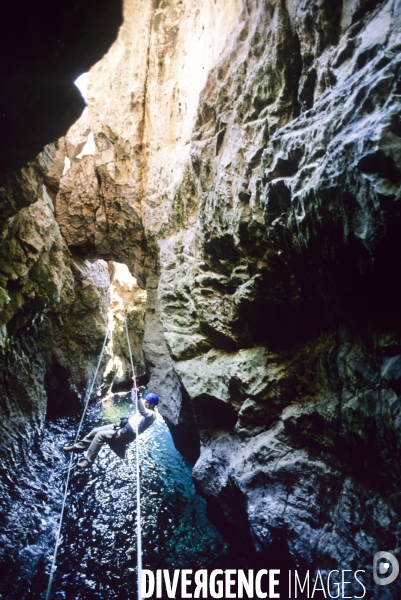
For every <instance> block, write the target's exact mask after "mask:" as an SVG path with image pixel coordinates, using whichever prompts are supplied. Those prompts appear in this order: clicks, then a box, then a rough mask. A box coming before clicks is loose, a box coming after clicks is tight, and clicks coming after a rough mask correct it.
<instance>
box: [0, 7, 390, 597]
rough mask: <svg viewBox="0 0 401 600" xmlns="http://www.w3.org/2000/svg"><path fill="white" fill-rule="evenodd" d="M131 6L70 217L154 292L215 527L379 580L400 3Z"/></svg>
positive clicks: (75, 243) (73, 170) (151, 348)
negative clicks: (376, 559) (375, 567)
mask: <svg viewBox="0 0 401 600" xmlns="http://www.w3.org/2000/svg"><path fill="white" fill-rule="evenodd" d="M124 10H125V22H124V26H123V27H122V28H121V32H120V37H119V38H118V40H117V42H116V43H115V45H114V46H113V47H112V48H111V50H110V52H109V53H108V54H107V55H106V56H105V57H104V59H103V60H102V61H100V62H99V63H98V64H97V65H96V66H95V67H94V68H93V69H92V71H91V72H90V75H89V79H90V85H89V100H88V111H89V123H90V128H91V130H92V133H93V135H94V139H95V142H96V150H95V152H94V154H93V155H89V156H83V157H82V158H78V154H77V153H76V152H75V151H74V152H72V154H71V152H70V151H69V150H68V148H69V146H68V143H69V142H68V140H70V142H71V144H72V145H74V144H73V142H72V136H73V133H72V132H70V134H67V137H66V140H67V141H66V142H65V146H64V148H65V149H64V152H67V154H68V153H69V154H68V156H70V159H71V167H70V169H69V170H67V171H66V172H65V174H64V176H63V177H62V178H61V181H60V186H59V190H57V189H56V190H55V191H54V194H55V200H54V205H55V215H56V219H57V221H58V223H59V226H60V230H61V233H62V235H63V237H64V239H65V240H66V242H67V244H68V246H69V248H70V251H71V252H73V253H74V255H76V256H80V257H82V259H84V258H91V259H95V258H103V259H106V260H117V261H119V262H124V263H126V264H127V265H128V267H129V268H130V270H131V272H132V274H133V275H135V277H136V278H137V280H138V283H139V284H140V286H142V287H145V286H146V287H147V310H146V317H145V323H146V329H145V332H144V355H145V360H146V362H147V364H148V366H149V367H150V370H151V381H150V384H149V386H150V387H152V386H154V387H155V389H157V391H160V395H161V397H162V403H161V409H162V411H163V414H165V416H166V418H167V421H168V423H169V425H170V427H171V429H172V431H173V433H174V434H175V436H176V439H177V440H178V441H179V443H180V444H181V445H182V446H183V447H184V448H185V447H188V446H189V442H188V435H189V433H188V432H191V436H192V438H193V439H195V441H196V439H199V438H200V443H201V448H200V456H199V459H198V461H197V463H196V465H195V468H194V479H195V481H196V483H197V486H198V489H199V490H200V491H201V493H203V494H204V495H205V496H206V497H207V498H208V500H209V505H210V507H211V508H212V509H213V511H214V514H215V516H217V517H218V518H219V521H220V525H222V524H224V523H228V524H229V526H230V528H231V529H232V526H233V525H234V526H235V528H236V531H239V532H241V535H242V538H243V539H244V540H248V541H249V544H250V545H253V547H255V548H256V549H257V550H259V551H260V552H261V553H262V555H263V554H265V556H267V555H268V553H269V552H271V551H272V549H273V551H277V552H278V551H280V552H281V553H283V555H284V557H285V558H286V559H287V560H288V561H292V562H291V564H295V565H299V566H308V567H309V568H313V567H318V568H320V569H321V570H324V569H331V568H337V567H338V568H354V567H355V568H365V569H366V571H367V573H368V574H367V577H366V579H365V581H368V580H371V577H370V574H371V561H372V556H373V555H374V553H375V552H376V551H377V550H382V549H383V548H385V549H386V550H389V551H393V552H394V553H395V554H396V555H397V553H398V554H399V552H400V545H401V540H400V536H401V531H400V528H399V521H400V502H399V498H400V472H399V466H398V464H397V461H395V460H394V456H397V455H398V454H399V451H400V443H401V440H400V435H401V434H400V428H401V415H400V404H399V394H400V393H401V388H400V379H401V331H400V319H399V315H398V306H397V294H396V293H395V289H396V282H397V281H398V278H399V269H400V264H401V262H400V258H401V257H400V244H399V236H398V230H399V226H400V216H401V215H400V212H399V209H398V204H397V200H398V199H399V195H400V181H401V171H400V122H399V112H400V111H399V109H400V99H399V98H400V96H399V94H400V83H399V73H400V44H401V40H400V33H399V32H400V29H401V28H400V24H401V4H400V2H399V0H387V1H386V0H382V1H375V2H368V1H366V0H344V2H342V3H337V4H335V5H334V3H333V2H330V1H329V0H320V1H319V2H318V1H311V0H297V1H296V0H286V1H285V0H269V2H260V1H258V0H249V1H248V2H244V3H243V4H241V3H237V2H234V1H233V2H226V3H224V9H222V7H221V6H217V5H215V4H214V3H212V2H210V3H203V4H202V7H199V6H198V5H195V4H192V3H191V1H190V0H186V1H185V2H175V1H174V0H171V2H169V3H163V4H160V5H155V4H154V3H151V2H150V1H149V2H146V3H145V4H143V5H141V6H139V5H138V4H137V3H136V2H134V0H128V1H127V2H126V4H125V9H124ZM78 129H79V127H78ZM84 129H85V132H86V133H83V130H81V134H79V131H78V133H77V131H75V132H74V135H75V136H77V135H78V134H79V135H82V136H83V139H85V136H87V135H88V125H87V123H86V124H84ZM79 135H78V138H79ZM81 143H82V140H81V142H80V144H81ZM60 144H61V145H62V142H60ZM80 147H81V146H80ZM18 198H19V197H18V195H14V196H12V197H10V199H9V200H8V206H19V204H18V202H19V199H18ZM24 210H25V209H24ZM7 293H8V292H7ZM4 301H7V297H6V296H5V297H4ZM16 302H17V300H15V303H16ZM11 306H13V304H12V305H11ZM183 432H187V437H186V436H185V435H183ZM194 432H196V436H195V435H194ZM180 436H181V437H180ZM194 446H196V444H195V445H194ZM194 446H192V447H191V452H192V454H193V455H195V454H196V452H197V450H196V448H195V447H194ZM244 543H245V542H244ZM397 585H398V588H397V587H396V586H397ZM376 587H377V586H376ZM398 590H399V583H395V584H393V586H392V589H391V591H389V590H387V589H382V588H380V589H376V590H374V591H372V592H371V596H372V597H377V598H390V597H395V596H391V594H393V593H395V594H397V591H398ZM355 592H356V593H357V594H359V590H355ZM389 594H390V595H389Z"/></svg>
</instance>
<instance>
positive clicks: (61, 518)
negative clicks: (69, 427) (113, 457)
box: [46, 327, 109, 600]
mask: <svg viewBox="0 0 401 600" xmlns="http://www.w3.org/2000/svg"><path fill="white" fill-rule="evenodd" d="M108 336H109V328H108V327H107V329H106V335H105V336H104V342H103V347H102V351H101V353H100V356H99V360H98V363H97V367H96V371H95V374H94V376H93V380H92V384H91V386H90V388H89V393H88V394H87V397H86V402H85V407H84V410H83V413H82V417H81V420H80V422H79V425H78V429H77V433H76V435H75V440H74V444H76V443H77V441H78V437H79V433H80V431H81V426H82V423H83V420H84V417H85V414H86V409H87V408H88V404H89V400H90V397H91V395H92V392H93V386H94V385H95V381H96V377H97V374H98V371H99V367H100V363H101V362H102V358H103V354H104V349H105V347H106V342H107V338H108ZM72 459H73V455H72V453H71V455H70V462H69V465H68V471H67V480H66V482H65V489H64V497H63V504H62V506H61V513H60V521H59V525H58V531H57V535H56V544H55V547H54V554H53V561H52V566H51V568H50V575H49V583H48V585H47V591H46V600H50V596H51V589H52V583H53V577H54V571H55V568H56V559H57V550H58V546H59V543H60V534H61V525H62V523H63V516H64V508H65V502H66V499H67V492H68V483H69V481H70V473H71V468H72Z"/></svg>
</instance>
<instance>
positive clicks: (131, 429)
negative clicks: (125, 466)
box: [63, 390, 159, 468]
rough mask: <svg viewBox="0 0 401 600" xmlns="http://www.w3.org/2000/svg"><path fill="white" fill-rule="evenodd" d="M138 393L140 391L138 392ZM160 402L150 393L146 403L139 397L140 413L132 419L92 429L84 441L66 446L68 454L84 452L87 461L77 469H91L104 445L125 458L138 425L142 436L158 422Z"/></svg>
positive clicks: (80, 463)
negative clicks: (156, 411) (156, 407)
mask: <svg viewBox="0 0 401 600" xmlns="http://www.w3.org/2000/svg"><path fill="white" fill-rule="evenodd" d="M136 391H137V392H138V390H136ZM158 402H159V397H158V395H157V394H153V393H149V394H147V395H146V397H145V402H143V400H142V398H141V397H140V396H139V395H138V412H139V414H138V413H135V414H134V415H133V416H132V417H129V418H128V417H124V418H123V419H121V421H120V423H119V424H116V423H115V424H113V423H110V425H103V427H96V428H95V429H92V431H91V432H90V433H88V435H86V436H85V437H84V438H82V440H80V441H79V442H76V443H75V444H74V445H73V446H64V448H63V450H65V451H66V452H84V451H85V450H86V454H85V459H84V460H83V461H81V462H79V463H77V467H81V468H84V467H90V466H91V465H92V464H93V463H94V461H95V459H96V457H97V455H98V453H99V450H100V448H101V447H102V446H103V444H105V443H107V444H108V445H109V446H110V448H111V449H112V450H114V452H115V453H116V454H117V456H119V457H120V458H125V451H126V449H127V444H129V443H130V442H132V441H133V440H134V439H135V432H136V427H137V424H138V434H139V435H140V434H141V433H143V432H144V431H145V429H147V428H148V427H150V426H151V425H152V423H154V421H155V420H156V413H155V406H156V404H157V403H158Z"/></svg>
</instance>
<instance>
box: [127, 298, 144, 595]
mask: <svg viewBox="0 0 401 600" xmlns="http://www.w3.org/2000/svg"><path fill="white" fill-rule="evenodd" d="M124 322H125V333H126V334H127V344H128V352H129V357H130V361H131V369H132V377H133V380H134V385H133V386H132V390H131V407H130V413H131V410H132V408H133V406H134V404H135V406H136V411H137V415H138V414H139V413H138V392H137V387H136V377H135V369H134V361H133V359H132V352H131V343H130V341H129V335H128V325H127V315H126V312H125V307H124ZM135 425H136V426H135V436H136V439H135V442H136V443H135V448H136V451H135V454H136V527H137V581H138V600H142V528H141V488H140V477H139V435H138V418H137V419H136V420H135Z"/></svg>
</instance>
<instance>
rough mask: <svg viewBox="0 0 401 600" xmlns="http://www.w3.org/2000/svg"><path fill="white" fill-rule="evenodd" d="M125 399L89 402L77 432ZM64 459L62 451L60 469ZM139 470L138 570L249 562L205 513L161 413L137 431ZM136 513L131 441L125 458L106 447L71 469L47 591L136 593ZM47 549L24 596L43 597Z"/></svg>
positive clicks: (122, 406) (112, 415)
mask: <svg viewBox="0 0 401 600" xmlns="http://www.w3.org/2000/svg"><path fill="white" fill-rule="evenodd" d="M128 404H129V400H128V397H121V396H114V397H113V399H112V400H111V401H109V402H108V403H107V404H106V405H104V406H102V407H100V406H96V407H93V408H92V409H91V410H90V411H89V414H88V416H87V418H86V420H85V425H84V428H83V432H84V433H86V432H87V431H89V430H90V429H91V428H92V427H93V426H98V425H101V424H105V423H109V422H116V421H118V420H119V418H120V417H121V416H124V415H125V414H126V413H127V407H128ZM60 437H63V438H64V437H65V434H64V436H60ZM61 443H64V439H63V442H61V439H60V444H61ZM77 456H78V457H79V458H82V455H77ZM67 462H68V457H66V458H65V463H64V464H63V469H64V470H65V468H66V465H67ZM140 468H141V496H142V504H141V510H142V535H143V538H142V543H143V568H145V569H146V568H148V569H151V570H152V571H155V570H156V569H160V568H165V569H174V568H188V569H194V570H196V569H200V568H208V569H212V568H214V569H215V568H223V569H226V568H247V567H248V566H249V565H248V564H247V560H246V558H244V557H243V556H242V555H241V553H240V552H239V550H238V549H236V548H234V547H232V546H230V545H229V544H228V543H227V542H226V541H225V540H224V539H223V537H222V536H221V534H220V533H219V531H218V530H217V529H216V528H215V527H214V525H212V523H210V522H209V521H208V519H207V518H206V503H205V501H204V500H203V499H202V498H201V497H199V496H198V495H197V494H196V493H195V489H194V485H193V483H192V479H191V465H190V464H189V463H188V462H187V461H186V460H185V459H184V458H183V457H182V456H181V454H180V453H179V452H178V451H177V450H176V448H175V446H174V443H173V440H172V437H171V434H170V432H169V430H168V428H167V425H166V424H165V422H164V421H163V419H162V417H161V416H160V415H158V418H157V420H156V422H155V423H154V424H153V425H152V427H150V428H149V429H148V430H147V431H145V432H144V433H143V434H142V435H141V436H140ZM135 519H136V481H135V445H134V444H131V446H130V447H129V449H128V453H127V458H126V459H125V460H124V461H123V460H121V459H119V458H118V457H117V456H116V455H115V454H114V453H113V452H112V451H111V450H110V449H109V448H108V446H105V447H104V448H102V450H101V452H100V454H99V456H98V459H97V461H96V463H95V465H94V466H93V467H92V469H87V470H85V471H80V470H78V469H77V468H76V469H74V471H73V473H72V477H71V481H70V486H69V493H68V498H67V506H66V512H65V517H64V523H63V529H62V543H61V545H60V546H59V551H58V559H57V571H56V573H55V576H54V581H53V588H52V597H53V598H54V599H57V600H61V599H68V600H69V599H74V600H78V599H92V598H101V599H102V600H109V599H112V598H113V599H123V598H124V599H127V598H135V597H136V543H137V540H136V524H135ZM53 529H54V525H53ZM52 552H53V547H49V548H48V549H47V552H45V555H44V557H43V559H44V560H43V573H42V574H41V575H40V574H38V575H37V577H36V579H37V582H36V584H34V585H33V586H32V588H31V595H30V597H31V598H43V597H44V589H43V584H44V583H45V578H46V571H47V572H48V570H49V564H50V561H51V557H52ZM39 588H41V589H39Z"/></svg>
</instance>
